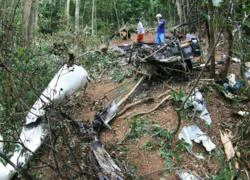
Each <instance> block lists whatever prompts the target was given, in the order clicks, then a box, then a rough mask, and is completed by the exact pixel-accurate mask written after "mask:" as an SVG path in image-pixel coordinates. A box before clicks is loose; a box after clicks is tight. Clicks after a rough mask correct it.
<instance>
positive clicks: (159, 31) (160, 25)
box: [155, 14, 165, 45]
mask: <svg viewBox="0 0 250 180" xmlns="http://www.w3.org/2000/svg"><path fill="white" fill-rule="evenodd" d="M156 20H157V27H156V36H155V43H157V44H159V45H162V44H163V43H164V41H165V20H164V19H163V18H162V15H161V14H157V15H156Z"/></svg>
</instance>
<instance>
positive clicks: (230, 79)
mask: <svg viewBox="0 0 250 180" xmlns="http://www.w3.org/2000/svg"><path fill="white" fill-rule="evenodd" d="M227 79H228V84H229V86H230V87H233V86H234V85H235V84H236V80H235V79H236V77H235V74H229V75H228V76H227Z"/></svg>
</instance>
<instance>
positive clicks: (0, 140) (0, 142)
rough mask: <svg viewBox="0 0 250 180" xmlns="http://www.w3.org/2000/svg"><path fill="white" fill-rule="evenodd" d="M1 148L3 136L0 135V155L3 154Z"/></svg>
mask: <svg viewBox="0 0 250 180" xmlns="http://www.w3.org/2000/svg"><path fill="white" fill-rule="evenodd" d="M3 147H4V143H3V136H2V135H1V134H0V153H1V152H3Z"/></svg>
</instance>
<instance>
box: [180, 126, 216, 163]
mask: <svg viewBox="0 0 250 180" xmlns="http://www.w3.org/2000/svg"><path fill="white" fill-rule="evenodd" d="M178 138H179V139H180V140H181V139H183V140H184V141H185V142H186V143H188V144H189V146H187V147H186V148H187V150H188V152H190V153H191V154H194V153H193V152H192V146H193V143H192V141H194V142H196V143H202V145H203V146H204V147H205V149H206V150H207V151H208V152H211V151H212V150H214V149H215V147H216V145H215V144H214V143H213V142H212V141H211V139H210V138H209V137H208V136H207V135H206V134H205V133H204V132H202V131H201V130H200V128H199V127H198V126H197V125H190V126H184V127H183V128H182V130H181V132H180V133H179V135H178ZM194 155H195V156H197V157H198V158H199V157H200V158H199V159H202V157H201V156H200V155H196V154H194Z"/></svg>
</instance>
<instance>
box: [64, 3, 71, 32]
mask: <svg viewBox="0 0 250 180" xmlns="http://www.w3.org/2000/svg"><path fill="white" fill-rule="evenodd" d="M69 10H70V0H67V2H66V8H65V17H66V21H67V26H68V27H69V22H70V14H69Z"/></svg>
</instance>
